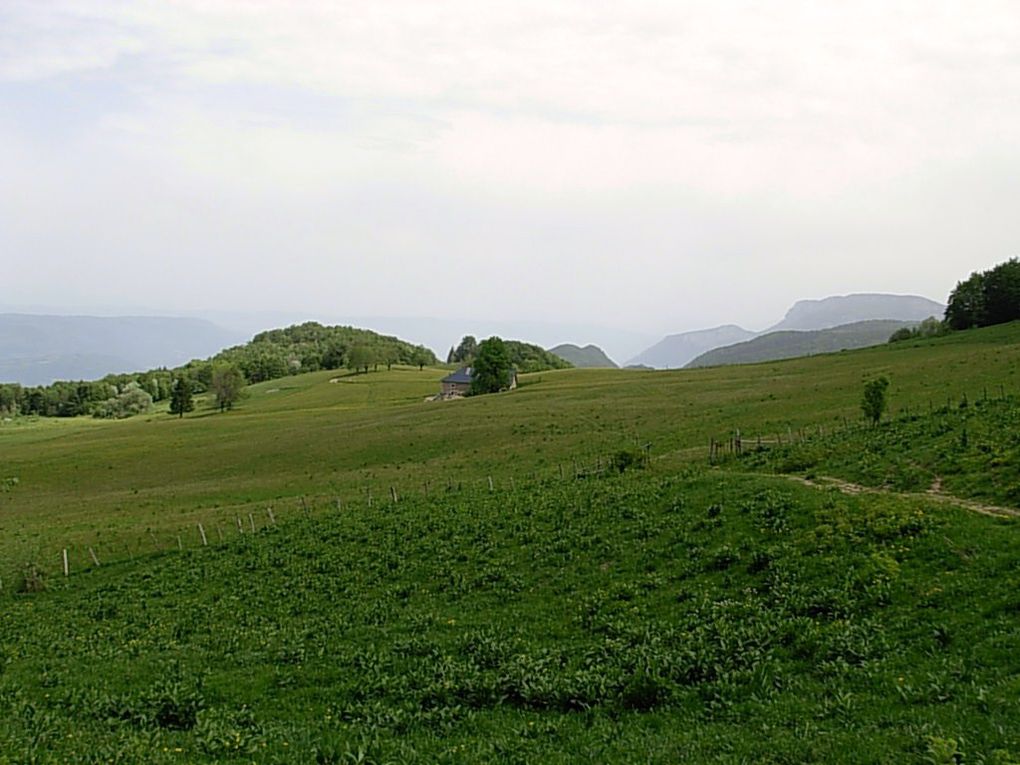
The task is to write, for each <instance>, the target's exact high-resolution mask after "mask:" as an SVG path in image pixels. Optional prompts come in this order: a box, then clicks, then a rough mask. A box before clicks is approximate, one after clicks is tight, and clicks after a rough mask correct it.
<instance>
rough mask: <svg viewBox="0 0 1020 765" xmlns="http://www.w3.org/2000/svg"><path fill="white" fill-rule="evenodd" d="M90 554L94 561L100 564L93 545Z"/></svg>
mask: <svg viewBox="0 0 1020 765" xmlns="http://www.w3.org/2000/svg"><path fill="white" fill-rule="evenodd" d="M89 556H91V558H92V562H93V563H95V564H96V565H97V566H98V565H99V558H97V557H96V551H95V550H93V549H92V548H91V547H90V548H89Z"/></svg>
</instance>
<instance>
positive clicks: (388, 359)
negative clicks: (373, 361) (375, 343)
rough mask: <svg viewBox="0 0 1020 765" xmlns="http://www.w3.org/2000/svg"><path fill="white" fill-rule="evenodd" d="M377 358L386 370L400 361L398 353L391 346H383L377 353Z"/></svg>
mask: <svg viewBox="0 0 1020 765" xmlns="http://www.w3.org/2000/svg"><path fill="white" fill-rule="evenodd" d="M379 358H380V359H382V361H383V363H384V364H386V369H387V370H390V369H393V365H394V364H396V363H397V362H398V361H400V351H399V350H398V349H397V348H394V347H393V346H392V345H387V346H385V347H384V348H383V349H382V351H381V352H380V353H379Z"/></svg>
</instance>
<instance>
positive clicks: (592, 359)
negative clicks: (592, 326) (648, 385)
mask: <svg viewBox="0 0 1020 765" xmlns="http://www.w3.org/2000/svg"><path fill="white" fill-rule="evenodd" d="M549 353H552V354H554V355H556V356H559V357H560V358H561V359H563V360H564V361H569V362H570V363H571V364H573V365H574V366H575V367H578V368H582V369H583V368H587V369H619V365H618V364H617V363H616V362H615V361H613V360H612V359H611V358H609V356H608V355H607V354H606V352H605V351H604V350H602V349H601V348H599V346H597V345H595V344H593V343H589V344H588V345H586V346H584V347H583V348H582V347H581V346H578V345H574V344H573V343H560V344H559V345H557V346H554V347H552V348H550V349H549Z"/></svg>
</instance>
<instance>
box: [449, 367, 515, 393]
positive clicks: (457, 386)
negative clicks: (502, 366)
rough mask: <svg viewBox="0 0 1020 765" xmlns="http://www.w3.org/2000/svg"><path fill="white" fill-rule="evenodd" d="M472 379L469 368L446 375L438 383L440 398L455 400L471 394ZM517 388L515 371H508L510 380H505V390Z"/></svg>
mask: <svg viewBox="0 0 1020 765" xmlns="http://www.w3.org/2000/svg"><path fill="white" fill-rule="evenodd" d="M473 378H474V375H473V374H472V371H471V367H461V368H460V369H458V370H457V371H456V372H454V373H453V374H450V375H447V376H446V377H444V378H443V379H442V380H440V381H439V384H440V386H441V387H440V393H439V395H440V397H441V398H456V397H458V396H466V395H467V394H468V393H470V392H471V380H472V379H473ZM516 387H517V370H516V369H511V370H510V379H509V380H507V388H509V389H510V390H513V389H514V388H516Z"/></svg>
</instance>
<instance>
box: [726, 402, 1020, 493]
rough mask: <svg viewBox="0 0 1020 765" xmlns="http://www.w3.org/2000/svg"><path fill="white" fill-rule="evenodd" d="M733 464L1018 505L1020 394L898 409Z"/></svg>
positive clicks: (770, 447)
mask: <svg viewBox="0 0 1020 765" xmlns="http://www.w3.org/2000/svg"><path fill="white" fill-rule="evenodd" d="M995 393H996V394H998V391H997V390H996V391H995ZM752 446H753V445H752ZM739 463H740V464H742V465H744V466H748V467H754V468H757V469H768V470H773V471H775V472H779V473H799V474H804V475H808V476H811V475H816V474H817V475H823V476H834V477H837V478H841V479H844V480H848V481H853V482H855V483H860V484H863V485H865V486H871V487H879V488H888V489H891V490H895V491H905V492H923V491H929V490H932V489H934V490H937V491H940V492H947V493H949V494H951V495H953V496H956V497H965V498H971V499H976V500H982V501H985V502H993V503H997V504H999V505H1005V506H1007V507H1010V508H1018V507H1020V470H1018V466H1020V399H1018V398H1016V397H1014V396H1008V397H1006V398H1001V399H1000V398H988V399H984V398H980V399H977V400H976V401H974V400H970V399H967V398H963V399H961V400H960V401H958V402H953V403H952V404H951V405H949V406H946V405H942V406H940V407H938V408H933V409H931V410H930V411H929V410H928V409H926V408H921V409H920V410H914V411H913V412H902V413H900V415H899V416H898V417H896V418H895V419H893V420H889V421H885V422H882V423H881V424H880V425H879V426H877V427H872V426H870V425H864V424H858V425H855V426H853V427H851V428H848V429H844V428H835V429H833V430H831V431H829V432H824V433H821V434H819V433H817V432H809V433H808V434H807V436H806V437H805V438H804V439H803V440H800V441H796V442H794V443H785V444H782V445H778V444H776V443H770V444H768V445H767V447H766V448H763V449H761V450H757V449H754V448H752V449H749V450H748V451H746V452H745V453H744V454H743V456H742V457H741V459H740V460H739Z"/></svg>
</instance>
